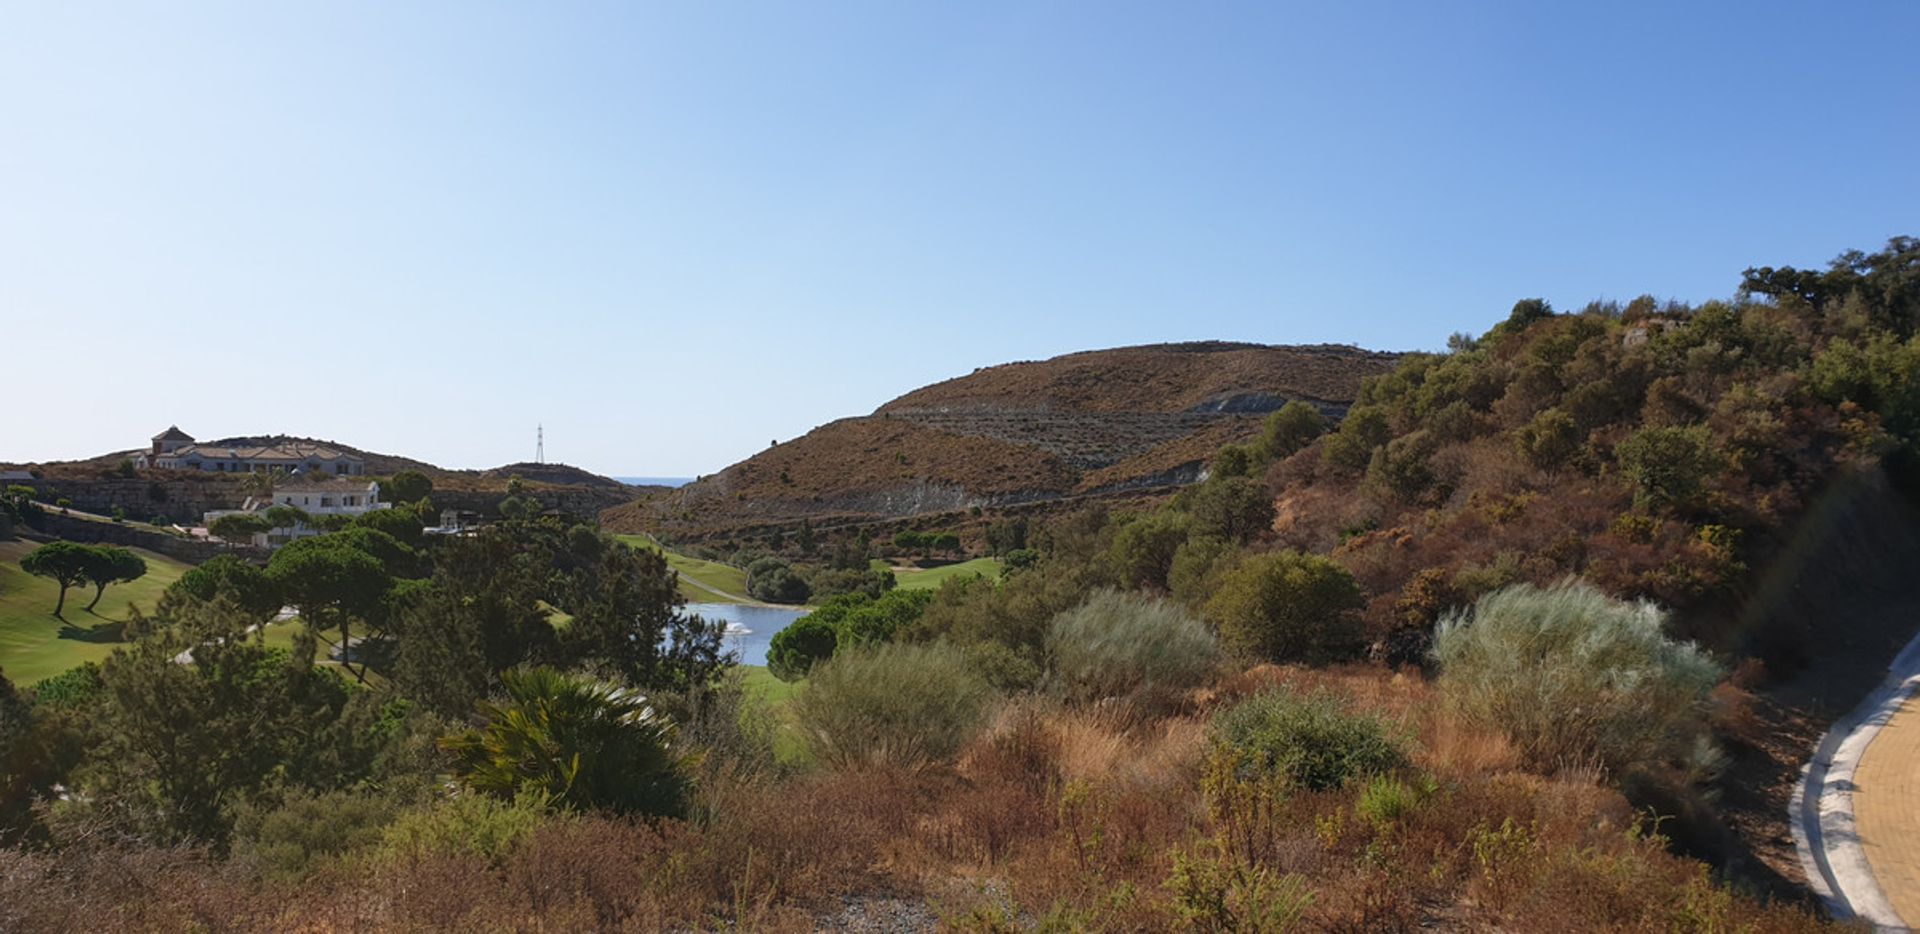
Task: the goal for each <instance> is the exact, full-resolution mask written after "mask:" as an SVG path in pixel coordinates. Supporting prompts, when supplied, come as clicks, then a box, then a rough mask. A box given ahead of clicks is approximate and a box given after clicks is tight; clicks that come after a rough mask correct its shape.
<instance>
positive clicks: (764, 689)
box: [740, 665, 811, 765]
mask: <svg viewBox="0 0 1920 934" xmlns="http://www.w3.org/2000/svg"><path fill="white" fill-rule="evenodd" d="M740 672H741V674H743V675H745V676H746V678H745V681H744V682H743V683H742V684H741V688H742V690H743V691H745V693H746V695H747V699H748V700H749V701H753V702H757V703H760V704H764V705H765V706H766V707H767V708H768V709H770V710H772V711H773V716H774V720H775V722H776V723H777V724H778V726H777V729H776V731H775V732H774V734H773V755H774V758H776V759H778V760H779V761H781V762H784V763H787V764H789V765H803V764H805V763H806V762H807V761H808V760H809V759H810V758H811V757H810V756H809V754H808V753H807V744H806V742H805V741H803V740H802V739H801V738H800V728H799V727H798V726H797V725H796V724H795V723H794V720H793V710H792V706H791V705H792V702H793V699H794V698H795V697H798V696H799V694H800V692H801V691H802V690H804V689H805V688H806V686H807V683H806V682H805V681H798V682H793V683H788V682H786V681H782V680H780V679H779V678H776V677H774V676H773V672H771V671H768V670H767V669H766V667H765V666H763V665H741V666H740Z"/></svg>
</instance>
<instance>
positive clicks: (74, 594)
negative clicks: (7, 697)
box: [0, 541, 191, 685]
mask: <svg viewBox="0 0 1920 934" xmlns="http://www.w3.org/2000/svg"><path fill="white" fill-rule="evenodd" d="M38 547H39V545H38V544H37V543H34V542H29V541H0V670H3V671H5V672H6V675H7V678H8V679H9V680H11V681H13V682H14V683H15V684H20V685H27V684H33V683H35V682H37V681H40V680H43V679H45V678H49V677H52V676H54V675H57V674H59V673H60V672H63V671H65V670H67V669H68V668H72V667H73V666H75V665H78V664H81V663H82V662H97V661H99V660H100V659H103V658H106V657H107V655H108V654H110V653H111V652H112V651H113V649H114V647H115V646H117V645H120V644H121V643H120V625H121V624H122V623H125V622H126V620H127V615H128V610H129V609H131V608H132V607H135V606H138V607H140V608H141V609H142V610H152V609H153V604H154V601H155V600H157V599H159V597H160V594H161V592H162V591H164V590H166V589H167V585H169V584H172V583H173V582H174V581H176V580H179V579H180V575H181V574H184V573H186V571H187V570H188V568H190V567H191V565H188V564H186V563H183V562H180V561H176V560H174V559H172V558H168V557H166V556H164V555H159V554H155V553H153V552H151V551H143V550H141V549H138V548H135V549H133V551H134V552H135V553H136V554H138V555H139V556H140V557H142V558H145V559H146V561H147V576H145V577H142V578H140V579H139V580H137V581H133V582H132V583H126V584H115V585H113V586H111V587H108V588H107V593H106V595H105V596H104V597H102V598H101V599H100V605H99V606H98V607H95V608H94V612H92V613H88V612H87V611H86V610H84V609H82V607H84V606H86V605H87V602H88V601H90V600H92V599H93V589H92V588H90V587H86V588H82V587H75V588H73V589H71V590H69V591H68V593H67V609H66V622H64V623H63V622H61V621H60V620H57V619H54V618H53V603H54V600H55V599H56V598H57V596H58V594H59V591H60V588H59V587H58V586H57V585H55V584H54V582H53V581H50V580H47V579H46V578H42V577H34V576H33V575H31V574H28V573H27V572H25V571H22V570H21V569H20V559H21V558H22V557H23V556H25V555H26V554H27V553H28V552H30V551H32V550H34V549H35V548H38Z"/></svg>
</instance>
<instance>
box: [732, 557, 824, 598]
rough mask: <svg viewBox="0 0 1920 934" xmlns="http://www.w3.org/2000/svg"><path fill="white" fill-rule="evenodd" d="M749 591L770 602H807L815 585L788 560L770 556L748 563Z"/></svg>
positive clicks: (749, 593) (756, 596)
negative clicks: (809, 582)
mask: <svg viewBox="0 0 1920 934" xmlns="http://www.w3.org/2000/svg"><path fill="white" fill-rule="evenodd" d="M747 593H748V595H750V596H752V597H753V598H754V599H755V600H765V601H766V602H768V603H805V602H807V598H808V597H810V596H812V595H813V587H812V585H810V584H808V583H807V579H806V578H805V577H802V576H801V575H800V574H799V573H798V572H796V571H795V570H794V569H793V567H792V566H791V565H789V564H787V562H785V561H782V560H780V559H779V558H775V557H772V556H768V557H765V558H761V559H760V560H758V561H755V562H753V563H752V564H750V565H747Z"/></svg>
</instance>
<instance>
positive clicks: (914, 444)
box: [601, 343, 1397, 540]
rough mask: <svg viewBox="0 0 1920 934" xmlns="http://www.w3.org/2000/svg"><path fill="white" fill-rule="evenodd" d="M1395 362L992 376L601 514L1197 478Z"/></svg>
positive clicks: (1217, 353) (744, 518)
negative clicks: (1275, 416)
mask: <svg viewBox="0 0 1920 934" xmlns="http://www.w3.org/2000/svg"><path fill="white" fill-rule="evenodd" d="M1395 359H1397V357H1396V355H1393V354H1382V353H1374V352H1370V351H1362V350H1356V349H1354V348H1351V347H1335V346H1324V347H1267V346H1261V345H1253V344H1226V343H1210V344H1172V345H1156V346H1150V347H1129V348H1121V349H1117V350H1101V351H1091V352H1087V353H1079V354H1069V355H1066V356H1063V357H1056V358H1054V359H1052V360H1046V361H1040V362H1027V363H1012V364H1007V365H1004V366H997V367H988V368H986V369H982V370H977V371H975V372H974V373H973V374H971V375H968V376H963V377H960V378H958V379H952V380H947V381H945V382H942V383H936V384H934V385H932V386H928V387H925V388H923V389H919V390H915V391H914V392H911V393H908V394H907V395H905V396H902V397H900V398H899V399H895V400H894V401H892V402H889V403H887V404H886V405H883V406H881V407H880V408H879V410H877V411H876V412H875V413H874V414H873V415H872V416H868V417H864V418H849V419H842V420H840V421H836V422H832V423H829V424H827V425H823V426H821V427H819V428H816V429H814V430H813V431H811V432H809V433H807V434H806V435H805V436H803V437H800V438H797V439H794V440H792V441H787V442H784V443H781V444H778V445H774V446H772V447H770V448H768V449H767V450H765V451H762V452H760V453H759V454H756V455H754V456H753V457H751V458H748V459H747V460H745V461H742V462H740V463H738V464H735V465H733V466H732V467H729V468H727V469H726V470H724V471H721V472H720V473H718V474H716V475H714V476H711V477H707V478H703V479H702V480H701V481H700V482H698V483H695V484H692V485H690V486H687V487H684V488H682V489H679V490H675V491H670V492H667V493H662V494H658V495H655V496H650V497H648V498H647V499H645V500H643V501H640V502H636V503H633V504H630V505H627V506H623V507H619V508H615V509H610V510H608V511H607V512H606V513H604V514H602V516H601V521H602V522H603V523H604V524H606V525H607V526H608V527H609V528H612V529H615V530H617V531H622V532H655V533H664V534H667V535H670V536H673V537H675V538H677V539H682V540H687V539H704V538H712V537H715V536H724V535H739V534H741V533H742V532H743V531H744V530H745V529H748V528H756V529H763V528H765V527H766V526H767V525H768V524H769V523H775V524H787V525H792V524H796V523H798V521H799V520H800V519H802V518H806V519H808V520H809V521H811V522H813V523H814V524H816V525H821V524H836V523H859V522H866V523H872V522H885V521H889V520H897V519H902V518H907V517H911V516H915V515H920V514H924V513H930V512H943V511H951V510H958V509H964V508H968V507H971V506H983V507H987V508H994V507H1018V506H1024V505H1027V504H1031V503H1036V502H1048V501H1055V500H1058V499H1061V498H1063V497H1068V496H1073V495H1079V494H1087V493H1092V492H1100V491H1109V490H1135V489H1144V488H1155V487H1172V486H1178V485H1180V484H1183V483H1188V482H1191V481H1192V480H1194V479H1197V476H1198V473H1199V470H1198V468H1199V467H1200V466H1201V465H1204V464H1205V463H1206V462H1207V461H1208V460H1209V459H1210V458H1212V456H1213V454H1214V452H1216V451H1218V450H1219V449H1220V447H1221V446H1222V445H1224V444H1228V443H1233V442H1238V441H1244V440H1246V439H1247V438H1249V437H1251V436H1252V435H1253V434H1254V433H1255V432H1256V431H1258V428H1259V422H1258V419H1257V418H1254V417H1252V416H1254V415H1258V414H1262V413H1264V412H1267V411H1271V410H1272V409H1274V408H1277V407H1279V405H1280V404H1281V403H1282V402H1284V401H1285V400H1288V399H1306V400H1312V401H1315V402H1317V403H1321V404H1323V405H1324V407H1326V408H1328V409H1329V410H1331V411H1336V412H1337V411H1339V410H1340V409H1342V408H1344V406H1345V404H1346V403H1347V402H1348V401H1350V400H1351V399H1352V398H1353V397H1354V394H1355V393H1356V392H1357V391H1358V390H1359V386H1360V382H1361V380H1362V379H1363V378H1365V377H1367V376H1372V375H1378V374H1380V373H1384V372H1386V371H1387V370H1389V369H1390V368H1391V367H1392V365H1393V361H1394V360H1395Z"/></svg>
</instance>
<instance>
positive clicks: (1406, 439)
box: [1367, 431, 1439, 498]
mask: <svg viewBox="0 0 1920 934" xmlns="http://www.w3.org/2000/svg"><path fill="white" fill-rule="evenodd" d="M1438 447H1439V446H1438V444H1436V443H1435V442H1434V440H1433V436H1432V435H1431V434H1428V433H1427V432H1425V431H1414V432H1411V433H1409V434H1405V435H1401V436H1400V437H1398V438H1395V439H1393V440H1392V441H1389V442H1387V443H1386V444H1385V445H1383V446H1381V447H1380V448H1379V449H1377V450H1375V451H1374V452H1373V457H1372V459H1371V460H1369V461H1368V463H1367V480H1368V481H1369V482H1371V483H1373V484H1374V485H1375V486H1378V487H1380V488H1382V489H1385V490H1388V491H1390V492H1392V493H1393V494H1394V495H1395V496H1400V497H1409V498H1410V497H1413V496H1417V495H1419V493H1420V491H1422V490H1425V489H1426V488H1427V487H1429V486H1432V485H1433V467H1432V466H1431V463H1432V459H1433V452H1434V451H1435V450H1436V449H1437V448H1438Z"/></svg>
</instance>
